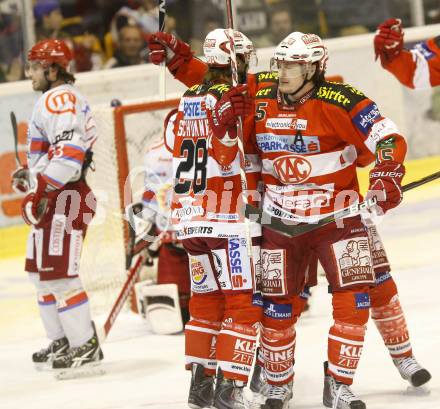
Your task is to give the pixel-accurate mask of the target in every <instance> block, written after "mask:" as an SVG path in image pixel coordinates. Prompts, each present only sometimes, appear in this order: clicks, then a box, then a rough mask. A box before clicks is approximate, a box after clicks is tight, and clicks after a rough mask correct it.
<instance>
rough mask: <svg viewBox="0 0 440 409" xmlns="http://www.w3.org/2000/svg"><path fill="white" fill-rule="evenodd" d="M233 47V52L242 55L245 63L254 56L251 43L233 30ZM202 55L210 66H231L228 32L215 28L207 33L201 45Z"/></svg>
mask: <svg viewBox="0 0 440 409" xmlns="http://www.w3.org/2000/svg"><path fill="white" fill-rule="evenodd" d="M234 45H235V52H236V53H237V54H239V55H243V56H244V57H245V61H246V62H249V61H250V60H251V58H252V57H255V56H256V54H255V49H254V45H253V44H252V41H251V40H249V38H248V37H246V36H245V35H244V34H243V33H241V32H240V31H235V30H234ZM203 54H204V55H205V58H206V63H207V64H208V65H210V66H214V67H226V66H229V65H230V64H231V56H230V54H231V53H230V43H229V37H228V30H225V29H223V28H216V29H215V30H212V31H211V32H209V33H208V35H207V36H206V38H205V42H204V43H203ZM255 58H256V57H255Z"/></svg>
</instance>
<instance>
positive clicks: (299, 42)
mask: <svg viewBox="0 0 440 409" xmlns="http://www.w3.org/2000/svg"><path fill="white" fill-rule="evenodd" d="M327 60H328V50H327V47H326V46H325V45H324V43H323V42H322V40H321V38H320V37H319V36H317V35H316V34H304V33H301V32H299V31H296V32H294V33H290V34H289V35H288V36H287V37H286V38H285V39H284V40H282V41H281V42H280V43H279V44H278V46H277V47H276V49H275V52H274V54H273V58H272V61H271V66H272V65H273V62H276V61H291V62H296V63H300V64H305V63H318V70H319V71H320V72H323V71H325V68H326V65H327Z"/></svg>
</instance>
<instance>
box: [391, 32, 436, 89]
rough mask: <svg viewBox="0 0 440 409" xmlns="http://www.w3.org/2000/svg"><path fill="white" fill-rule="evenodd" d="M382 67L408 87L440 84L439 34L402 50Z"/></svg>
mask: <svg viewBox="0 0 440 409" xmlns="http://www.w3.org/2000/svg"><path fill="white" fill-rule="evenodd" d="M383 67H384V68H385V69H386V70H388V71H389V72H391V73H392V74H393V75H394V76H395V77H396V78H397V79H398V80H399V81H400V82H401V83H402V84H403V85H405V86H407V87H409V88H415V89H426V88H431V87H435V86H437V85H440V36H437V37H435V38H431V39H430V40H428V41H424V42H421V43H418V44H416V45H415V46H414V47H413V48H412V49H411V50H402V52H401V53H400V54H399V55H398V56H397V57H395V58H394V59H393V60H392V61H391V62H384V63H383Z"/></svg>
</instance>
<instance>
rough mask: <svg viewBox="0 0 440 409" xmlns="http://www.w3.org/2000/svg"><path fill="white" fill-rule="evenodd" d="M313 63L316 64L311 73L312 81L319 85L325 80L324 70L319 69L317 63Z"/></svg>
mask: <svg viewBox="0 0 440 409" xmlns="http://www.w3.org/2000/svg"><path fill="white" fill-rule="evenodd" d="M315 64H316V70H315V73H314V74H313V77H312V81H313V83H314V84H315V85H320V84H322V82H324V81H325V70H320V69H319V66H318V63H315Z"/></svg>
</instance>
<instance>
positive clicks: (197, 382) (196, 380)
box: [188, 364, 214, 409]
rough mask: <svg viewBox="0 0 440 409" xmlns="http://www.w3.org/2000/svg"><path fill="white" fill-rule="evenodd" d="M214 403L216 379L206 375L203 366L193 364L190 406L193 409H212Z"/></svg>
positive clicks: (189, 397)
mask: <svg viewBox="0 0 440 409" xmlns="http://www.w3.org/2000/svg"><path fill="white" fill-rule="evenodd" d="M213 401H214V377H213V376H206V375H205V368H204V367H203V365H200V364H192V368H191V386H190V388H189V396H188V406H189V407H190V408H193V409H199V408H210V407H211V406H212V403H213Z"/></svg>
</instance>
